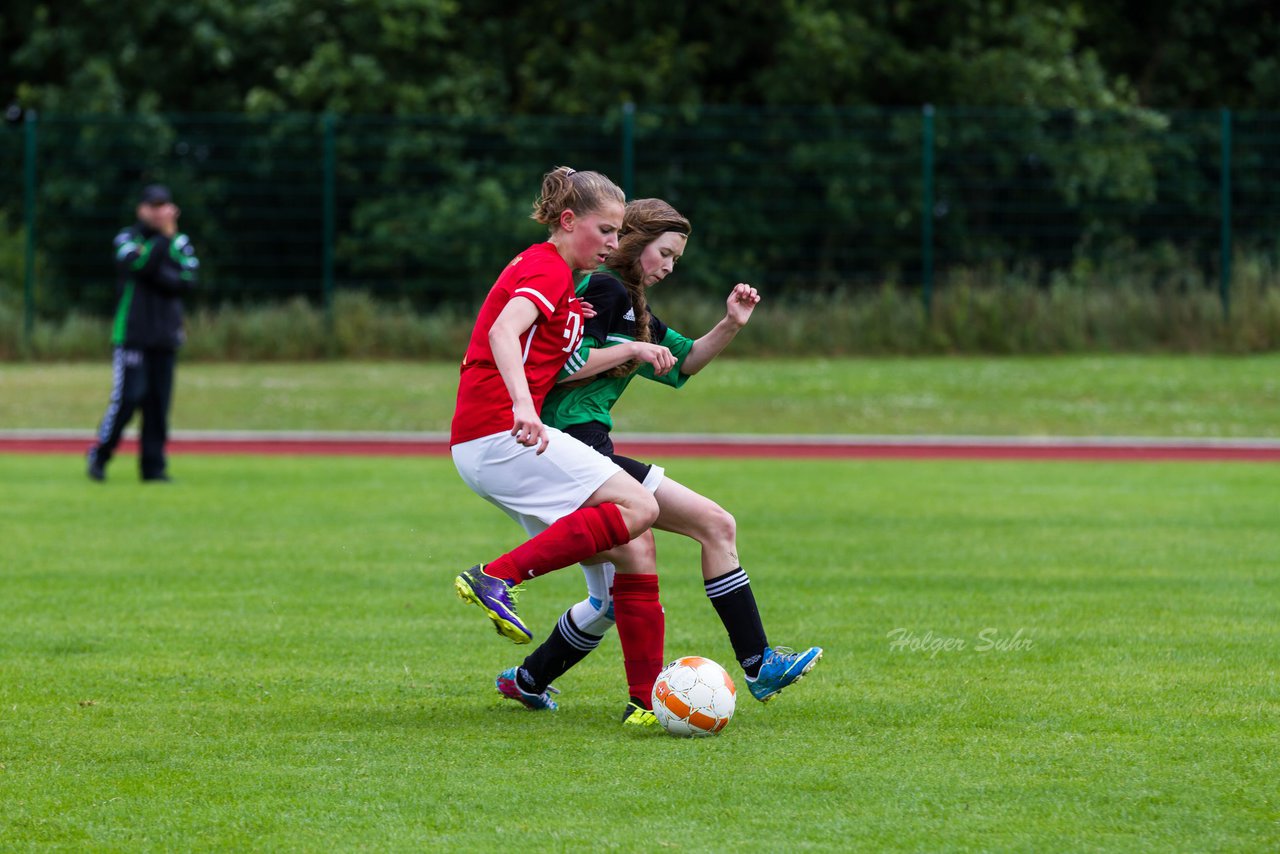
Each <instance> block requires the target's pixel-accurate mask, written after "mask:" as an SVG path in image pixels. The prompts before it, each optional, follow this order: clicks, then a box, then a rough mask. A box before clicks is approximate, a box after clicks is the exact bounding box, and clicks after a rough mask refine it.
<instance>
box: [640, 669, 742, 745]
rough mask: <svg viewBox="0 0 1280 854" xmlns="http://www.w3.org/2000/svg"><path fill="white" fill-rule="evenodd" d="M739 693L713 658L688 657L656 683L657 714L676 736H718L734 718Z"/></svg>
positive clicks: (659, 721) (663, 671) (654, 711)
mask: <svg viewBox="0 0 1280 854" xmlns="http://www.w3.org/2000/svg"><path fill="white" fill-rule="evenodd" d="M736 703H737V689H736V688H734V686H733V680H732V679H730V678H729V674H728V673H726V672H725V669H724V668H723V667H721V666H720V665H718V664H716V663H715V662H714V661H712V660H711V659H709V658H702V657H701V656H697V655H686V656H685V657H684V658H677V659H676V660H675V661H673V662H671V663H670V664H668V665H667V666H666V667H664V668H663V669H662V672H661V673H659V674H658V681H656V682H654V683H653V714H654V715H655V716H656V717H657V718H658V723H660V724H662V728H663V729H665V730H666V731H667V732H669V733H671V734H672V735H684V736H702V735H715V734H716V733H718V732H719V731H720V730H722V729H724V725H725V724H727V723H728V722H729V719H730V718H732V717H733V709H734V706H735V705H736Z"/></svg>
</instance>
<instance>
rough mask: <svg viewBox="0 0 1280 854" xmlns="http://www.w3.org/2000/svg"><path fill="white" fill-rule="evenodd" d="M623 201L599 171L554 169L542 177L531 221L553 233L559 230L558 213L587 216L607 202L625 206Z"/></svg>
mask: <svg viewBox="0 0 1280 854" xmlns="http://www.w3.org/2000/svg"><path fill="white" fill-rule="evenodd" d="M626 201H627V197H626V196H625V195H624V194H623V192H622V190H621V189H619V187H618V185H617V184H615V183H613V182H612V181H610V180H609V179H608V178H606V177H605V176H604V175H601V174H600V173H599V172H579V171H577V170H576V169H570V168H569V167H568V166H557V167H556V168H554V169H552V170H551V171H550V172H548V173H547V174H546V175H543V176H542V195H540V196H539V197H538V200H537V201H536V202H534V203H533V213H532V214H530V218H531V219H533V220H535V221H536V222H540V223H542V224H543V225H545V226H547V228H548V229H550V230H551V231H553V232H554V231H555V230H556V229H557V228H559V227H560V214H562V213H564V212H565V211H566V210H572V211H573V212H574V213H576V214H577V215H578V216H586V215H587V214H590V213H594V212H596V211H598V210H601V209H602V208H603V207H604V206H605V205H606V204H608V203H609V202H617V203H618V204H626Z"/></svg>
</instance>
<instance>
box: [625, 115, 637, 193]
mask: <svg viewBox="0 0 1280 854" xmlns="http://www.w3.org/2000/svg"><path fill="white" fill-rule="evenodd" d="M635 184H636V105H635V104H634V103H632V102H631V101H627V102H626V103H625V104H623V105H622V192H623V193H624V194H625V195H626V197H627V198H628V199H629V198H631V196H632V194H633V193H634V191H635Z"/></svg>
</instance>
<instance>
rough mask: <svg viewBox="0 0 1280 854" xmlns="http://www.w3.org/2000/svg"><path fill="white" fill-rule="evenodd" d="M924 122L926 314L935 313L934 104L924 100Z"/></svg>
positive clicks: (922, 252) (923, 291)
mask: <svg viewBox="0 0 1280 854" xmlns="http://www.w3.org/2000/svg"><path fill="white" fill-rule="evenodd" d="M922 113H923V115H922V119H923V121H922V122H921V125H922V128H921V139H920V144H921V155H922V156H921V158H920V160H921V175H920V177H921V183H922V189H921V199H920V281H921V297H922V298H923V299H924V316H925V318H926V319H928V318H929V317H931V316H932V315H933V105H932V104H925V105H924V109H923V110H922Z"/></svg>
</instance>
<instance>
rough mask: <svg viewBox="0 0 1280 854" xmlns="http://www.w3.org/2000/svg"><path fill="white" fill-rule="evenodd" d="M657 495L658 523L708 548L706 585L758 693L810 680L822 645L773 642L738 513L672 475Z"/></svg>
mask: <svg viewBox="0 0 1280 854" xmlns="http://www.w3.org/2000/svg"><path fill="white" fill-rule="evenodd" d="M654 497H655V498H657V499H658V508H659V510H658V520H657V521H656V522H655V523H654V527H655V528H658V529H659V530H662V531H671V532H672V533H676V534H683V535H684V536H686V537H690V538H692V539H694V540H697V541H698V543H699V544H700V545H701V546H702V579H703V587H704V588H705V590H706V593H707V598H709V599H710V600H711V604H712V605H713V606H714V607H715V609H716V613H717V614H719V616H720V622H722V623H723V624H724V627H725V631H726V632H728V634H729V642H730V643H731V644H732V645H733V653H734V655H735V656H736V657H737V659H738V664H740V665H741V666H742V670H743V672H744V673H745V674H746V677H747V687H748V688H749V689H750V691H751V694H752V696H754V697H755V698H756V699H757V700H760V701H761V702H764V701H767V700H770V699H772V698H773V697H774V696H775V695H777V694H778V693H779V692H780V691H781V690H782V689H783V688H785V687H787V686H788V685H790V684H791V683H793V682H798V681H799V680H800V679H802V678H804V676H805V674H807V673H808V672H809V671H810V670H812V669H813V666H814V665H815V664H817V662H818V659H820V658H822V648H821V647H816V646H815V647H810V648H809V649H807V650H805V651H804V652H800V653H796V652H792V651H791V650H789V649H786V648H783V647H778V648H776V649H774V648H771V647H770V646H769V640H768V637H767V636H766V635H765V631H764V625H763V623H762V622H761V620H760V610H759V608H757V607H756V599H755V594H754V593H753V592H752V590H751V580H750V579H749V578H748V577H747V573H746V570H744V569H743V568H742V566H741V564H740V563H739V561H738V528H737V522H736V521H735V520H734V518H733V516H732V514H730V513H729V512H728V511H727V510H725V509H724V508H722V507H721V506H720V505H719V504H716V503H715V502H714V501H712V500H711V499H709V498H707V497H706V496H703V495H699V494H698V493H696V492H694V491H693V490H692V489H689V488H688V487H686V486H684V485H682V484H680V483H678V482H676V481H675V480H672V479H671V478H670V477H666V478H664V479H663V481H662V483H661V484H660V485H659V486H658V489H657V491H656V492H655V493H654Z"/></svg>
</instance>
